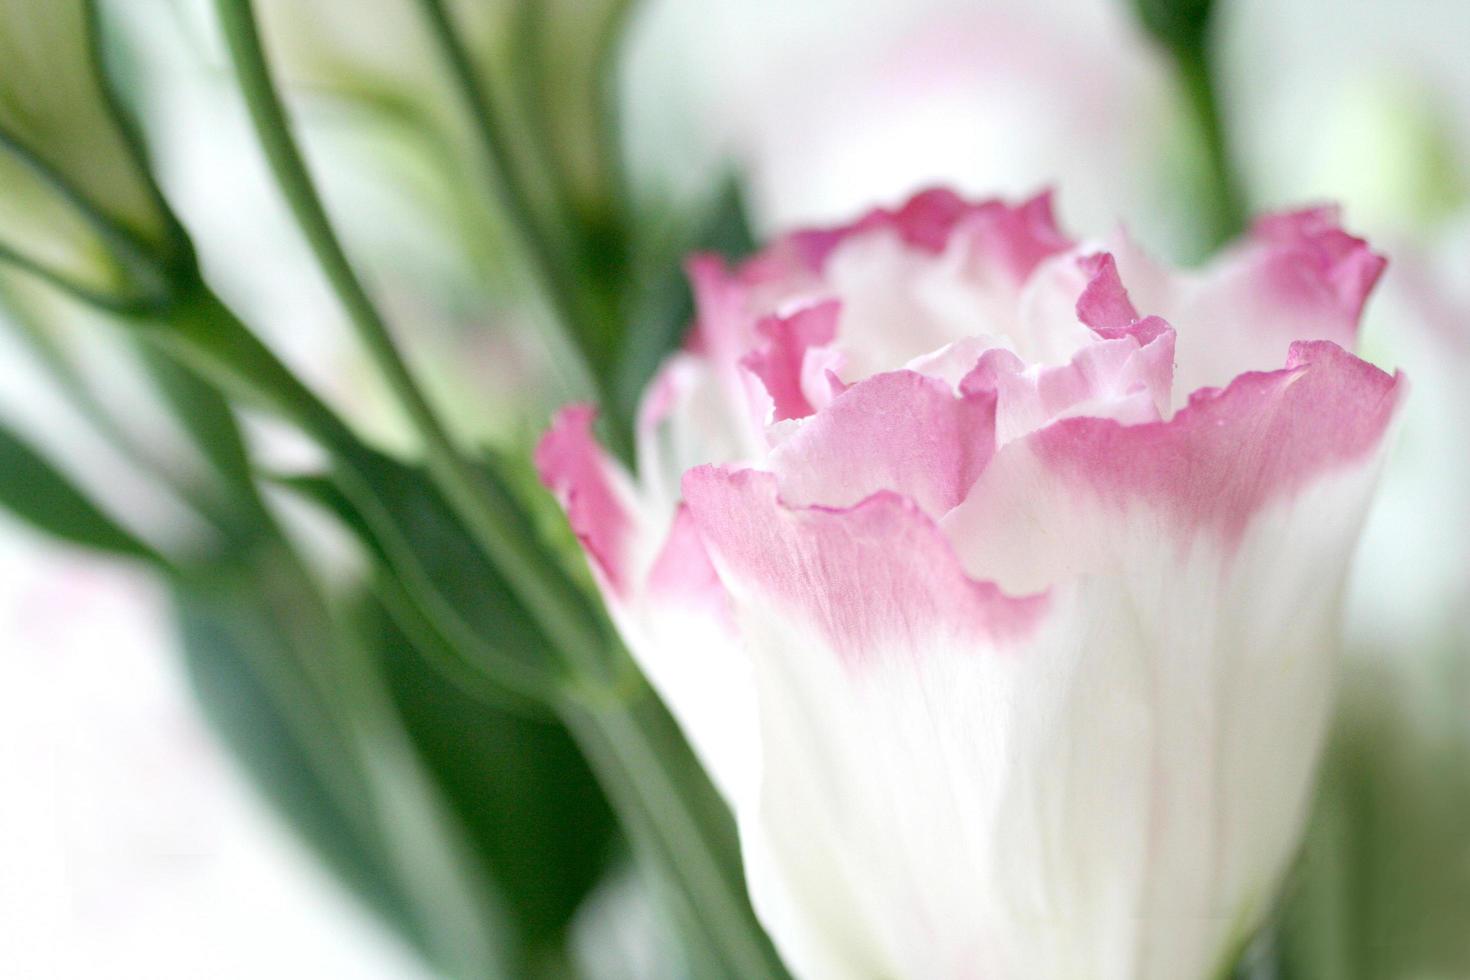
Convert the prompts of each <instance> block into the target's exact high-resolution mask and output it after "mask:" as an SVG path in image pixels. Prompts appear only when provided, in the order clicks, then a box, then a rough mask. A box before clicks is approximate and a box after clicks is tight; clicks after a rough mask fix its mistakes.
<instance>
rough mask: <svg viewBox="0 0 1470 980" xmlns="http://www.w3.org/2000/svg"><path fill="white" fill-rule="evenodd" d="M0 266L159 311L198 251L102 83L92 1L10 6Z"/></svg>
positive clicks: (2, 96)
mask: <svg viewBox="0 0 1470 980" xmlns="http://www.w3.org/2000/svg"><path fill="white" fill-rule="evenodd" d="M0 65H4V70H3V71H0V187H4V188H5V193H4V194H3V195H0V257H4V258H9V259H11V260H12V261H14V262H16V263H18V264H20V265H21V266H23V267H25V268H28V269H30V270H32V271H34V272H36V273H38V274H40V275H42V276H44V277H46V278H49V279H52V280H54V281H57V282H61V283H63V284H66V285H67V286H68V287H69V288H71V289H73V290H74V291H77V292H80V293H84V294H86V295H89V296H91V297H93V298H95V299H97V300H98V301H99V302H104V303H107V304H108V305H113V306H119V307H137V306H156V305H157V304H158V303H160V302H162V300H163V298H164V295H165V294H166V292H167V289H168V270H169V269H170V268H173V267H176V266H178V265H180V264H183V263H186V262H187V261H188V257H187V246H186V244H185V242H184V240H183V238H182V235H181V234H180V233H179V231H178V230H177V225H176V223H175V222H174V220H173V218H172V216H171V215H170V213H169V212H168V209H167V207H166V206H165V205H164V204H163V202H162V199H161V198H160V197H159V195H158V192H157V190H156V188H155V187H154V185H153V180H152V177H151V176H150V175H149V173H148V170H147V168H146V166H145V164H144V161H143V158H142V154H141V151H140V148H139V146H138V144H137V143H136V141H135V140H134V139H133V137H132V135H131V133H130V132H129V130H128V127H127V122H126V121H125V120H124V119H123V118H122V117H121V116H120V115H119V114H118V113H117V111H116V107H115V104H114V103H113V101H112V98H111V96H110V93H109V92H108V91H107V89H106V86H105V84H104V82H103V80H102V77H101V74H100V52H99V39H98V37H97V24H96V22H95V18H94V11H93V9H92V5H91V2H89V0H48V2H46V3H33V2H30V0H0Z"/></svg>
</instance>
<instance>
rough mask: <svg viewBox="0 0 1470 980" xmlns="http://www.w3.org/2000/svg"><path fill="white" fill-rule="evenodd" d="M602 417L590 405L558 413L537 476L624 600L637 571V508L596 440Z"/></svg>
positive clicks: (539, 454)
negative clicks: (632, 551)
mask: <svg viewBox="0 0 1470 980" xmlns="http://www.w3.org/2000/svg"><path fill="white" fill-rule="evenodd" d="M596 417H597V410H596V409H594V408H592V407H591V406H590V405H568V406H566V407H565V408H563V409H562V410H561V411H559V412H557V413H556V416H555V418H554V419H553V420H552V424H551V428H550V429H549V430H548V431H547V433H546V434H545V435H544V436H542V437H541V441H540V443H538V444H537V446H536V470H537V472H538V473H539V474H540V476H541V482H542V483H544V484H545V485H546V486H547V487H548V488H550V489H551V491H552V492H553V493H554V494H556V496H557V499H558V500H560V501H561V505H562V507H563V509H565V510H566V512H567V521H568V522H569V523H570V524H571V526H572V531H573V532H574V533H575V534H576V535H577V540H578V541H580V542H582V547H583V548H585V549H586V551H587V555H588V557H589V558H591V560H592V563H593V567H594V569H595V570H596V571H597V572H598V573H599V574H600V575H601V577H602V579H603V581H604V582H605V583H606V585H607V587H608V588H609V589H610V590H611V591H612V592H614V593H616V594H623V593H625V592H626V590H627V588H628V587H629V584H630V579H631V577H632V575H633V571H634V570H633V568H632V567H631V558H630V555H629V553H628V550H629V544H630V542H631V536H632V530H633V513H634V510H635V508H634V506H633V504H632V496H633V495H632V490H631V488H630V487H628V486H627V485H626V483H627V479H626V477H624V476H623V475H622V474H621V473H619V472H618V471H617V469H616V468H615V466H614V464H613V463H612V462H611V461H610V460H609V459H608V458H607V457H606V455H605V454H604V453H603V452H602V449H601V447H600V446H598V445H597V440H596V439H594V438H593V436H592V420H593V419H594V418H596Z"/></svg>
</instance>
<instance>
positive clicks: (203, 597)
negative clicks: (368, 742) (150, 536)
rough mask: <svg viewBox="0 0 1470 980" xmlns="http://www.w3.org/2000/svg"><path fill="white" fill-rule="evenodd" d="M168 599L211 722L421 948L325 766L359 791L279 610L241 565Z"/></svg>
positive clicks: (303, 829) (404, 907) (329, 858)
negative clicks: (299, 668)
mask: <svg viewBox="0 0 1470 980" xmlns="http://www.w3.org/2000/svg"><path fill="white" fill-rule="evenodd" d="M174 609H175V616H176V619H177V622H178V631H179V638H180V641H181V652H182V655H183V658H184V665H185V669H186V671H187V674H188V677H189V681H190V683H191V685H192V687H193V689H194V693H195V696H196V697H197V698H198V700H199V704H200V706H201V707H202V708H203V710H204V714H205V717H206V718H207V719H208V720H209V722H210V723H211V725H212V726H213V727H214V729H215V731H216V732H217V733H218V734H219V736H220V737H221V738H222V739H223V740H224V741H225V743H226V744H227V745H228V746H229V748H230V750H231V752H232V753H233V754H234V756H235V757H236V758H237V759H239V760H240V763H241V765H242V766H243V767H244V769H245V771H246V772H247V773H249V775H250V776H251V778H252V780H253V781H254V782H255V784H256V785H257V786H259V787H260V789H261V791H262V792H263V793H264V794H265V796H266V797H267V798H268V799H269V800H270V801H271V803H272V804H273V805H275V806H276V807H277V808H278V809H279V810H280V811H281V813H282V814H283V815H284V816H285V817H286V818H287V820H288V821H289V822H290V824H291V825H292V826H293V827H294V828H295V829H296V831H297V832H298V833H300V834H301V835H302V837H303V838H304V839H305V840H306V842H307V843H308V844H309V845H310V846H311V847H312V848H313V850H315V851H316V852H317V854H319V855H320V856H321V857H322V858H323V859H324V860H325V861H326V863H327V865H328V866H329V867H330V868H331V869H332V871H333V872H334V873H335V874H336V875H337V876H338V877H339V878H340V879H341V880H342V881H343V882H344V883H345V884H346V885H347V886H348V888H349V889H350V890H351V891H353V892H354V893H355V894H357V895H358V896H360V897H361V898H362V899H363V900H364V901H365V902H366V903H367V904H368V905H369V906H370V907H372V908H373V909H374V910H375V911H377V912H378V913H379V914H380V915H382V916H383V918H384V919H385V921H387V922H389V923H391V924H392V925H393V926H395V927H396V929H397V930H398V931H399V932H400V933H401V934H402V935H403V936H404V937H405V938H406V939H408V940H409V941H410V942H413V943H414V944H416V945H418V946H419V947H420V948H423V946H424V943H423V938H422V936H421V935H420V934H419V931H418V926H417V924H416V920H415V917H414V915H413V912H412V908H411V906H410V904H409V902H408V899H407V897H406V896H405V895H404V893H403V892H402V890H401V889H400V888H399V886H398V884H397V883H396V882H395V880H394V877H393V873H392V870H391V868H390V866H389V864H388V862H387V860H386V858H385V856H384V854H383V850H382V842H381V841H380V840H379V839H377V837H376V836H375V834H373V833H372V832H371V830H370V829H368V828H366V827H365V822H364V820H363V819H362V818H361V817H360V816H359V815H356V814H354V813H352V812H351V811H350V809H349V808H348V807H347V806H346V805H345V804H344V802H343V797H344V793H343V792H342V791H341V790H340V789H338V788H336V787H334V786H333V784H332V783H331V782H328V777H327V776H326V775H325V774H328V773H331V774H335V776H336V778H337V779H338V780H339V781H340V780H341V779H342V778H343V777H344V776H346V777H347V778H348V779H349V780H350V782H349V785H350V787H351V789H350V794H351V795H352V796H355V797H357V798H361V797H362V796H363V795H364V791H363V788H362V778H363V777H362V774H361V773H360V772H359V771H357V767H356V764H355V762H353V761H352V758H351V754H350V750H349V747H348V746H347V745H346V743H345V742H344V741H343V740H342V739H341V738H340V737H339V736H337V735H335V734H333V733H332V732H331V729H330V727H329V726H328V725H327V721H326V709H325V708H324V707H323V706H322V705H320V704H319V703H317V702H316V701H315V700H314V699H312V698H311V697H310V695H309V691H310V685H309V684H307V683H306V682H305V680H304V678H302V677H300V676H299V673H298V672H296V671H295V670H293V669H292V668H291V666H290V665H291V663H292V657H291V655H290V653H289V651H288V650H287V649H286V648H287V645H288V643H289V639H288V637H287V636H286V635H285V633H284V630H283V627H282V622H281V618H280V616H279V615H278V613H279V610H276V609H272V608H271V606H270V605H269V604H268V603H266V602H265V601H264V600H263V599H262V597H261V593H260V591H259V590H257V589H256V588H254V587H253V584H252V580H251V579H250V578H249V577H248V576H246V575H243V574H238V575H235V576H233V577H226V576H222V575H216V576H213V577H212V578H211V579H208V580H203V581H201V580H198V579H196V580H195V581H194V582H192V583H188V584H181V585H178V586H176V587H175V589H174ZM323 639H324V640H325V638H323ZM283 674H284V676H282V675H283ZM339 785H340V782H339Z"/></svg>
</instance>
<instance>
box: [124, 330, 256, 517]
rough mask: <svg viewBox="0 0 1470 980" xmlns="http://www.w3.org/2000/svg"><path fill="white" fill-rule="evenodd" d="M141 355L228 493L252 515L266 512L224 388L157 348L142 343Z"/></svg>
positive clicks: (161, 391) (175, 412)
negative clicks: (220, 390)
mask: <svg viewBox="0 0 1470 980" xmlns="http://www.w3.org/2000/svg"><path fill="white" fill-rule="evenodd" d="M138 351H139V356H140V357H141V358H142V361H143V364H144V366H145V367H146V368H147V370H148V373H149V375H150V376H151V377H152V378H153V380H154V382H155V383H156V384H157V386H158V393H159V394H160V395H161V396H162V397H163V400H164V401H165V402H166V403H167V404H168V406H169V407H170V408H171V409H172V414H173V417H174V418H175V419H176V420H177V421H178V422H179V424H180V425H181V426H182V427H183V428H184V430H185V431H186V432H188V434H189V436H190V438H191V439H192V441H193V443H194V447H195V448H196V449H197V450H198V451H199V453H200V455H201V456H203V457H204V459H205V460H207V461H208V463H209V465H210V467H211V468H212V469H213V470H214V473H215V475H216V476H217V477H218V478H219V480H220V481H221V483H222V484H223V486H224V488H225V489H226V491H227V492H228V493H229V494H230V496H231V497H232V499H234V500H235V501H236V502H237V503H238V504H239V505H240V506H242V507H244V508H247V509H248V511H249V512H250V513H252V514H258V513H259V510H260V504H259V497H258V495H257V491H256V487H255V478H254V475H253V472H252V470H251V466H250V459H249V456H248V454H247V451H246V447H245V441H244V438H243V437H242V435H241V433H240V426H239V423H238V422H237V421H236V420H235V414H234V412H233V411H232V410H231V408H230V405H229V403H228V402H227V401H225V398H224V396H223V395H222V394H220V392H219V391H218V389H216V388H215V387H214V386H213V385H212V384H210V383H209V382H207V381H205V380H204V379H203V378H201V377H199V375H197V374H195V373H194V371H193V370H191V369H190V368H188V367H186V366H184V365H183V364H180V363H179V362H178V361H177V360H176V359H174V358H173V357H171V356H169V355H167V354H165V353H164V352H162V351H161V350H159V349H157V348H156V347H154V346H152V345H150V344H147V343H140V344H139V345H138Z"/></svg>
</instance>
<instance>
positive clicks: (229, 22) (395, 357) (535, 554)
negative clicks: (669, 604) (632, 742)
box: [215, 0, 609, 677]
mask: <svg viewBox="0 0 1470 980" xmlns="http://www.w3.org/2000/svg"><path fill="white" fill-rule="evenodd" d="M215 7H216V9H217V10H218V12H219V16H220V21H221V24H222V26H223V28H224V33H225V40H226V42H227V43H228V46H229V49H230V55H231V59H232V61H233V62H234V65H235V70H236V74H237V75H238V78H239V81H240V87H241V90H242V92H243V93H244V96H245V102H246V105H247V106H248V108H249V110H250V115H251V118H252V120H253V121H254V123H255V129H256V134H257V136H258V137H259V139H260V142H261V146H262V148H263V149H264V151H265V154H266V158H267V160H268V162H269V163H270V167H271V170H272V172H273V173H274V175H275V177H276V181H277V183H278V184H279V186H280V188H281V191H282V193H283V194H284V195H285V197H286V200H287V203H288V204H289V205H290V208H291V211H292V213H293V214H294V215H295V217H296V221H297V224H298V225H299V226H300V228H301V230H302V233H303V234H304V235H305V237H306V239H307V242H308V244H309V245H310V246H311V249H312V252H313V253H314V254H315V255H316V258H317V262H318V263H319V264H320V266H321V267H322V271H323V272H324V273H325V275H326V276H327V279H328V281H329V283H330V284H331V286H332V288H333V290H334V291H335V292H336V293H337V296H338V298H339V299H340V300H341V302H342V305H343V307H344V308H345V310H346V312H347V314H348V319H349V320H350V322H351V323H352V325H353V327H354V329H355V330H356V331H357V333H358V336H359V337H360V338H361V339H362V342H363V344H364V346H365V347H366V348H367V351H368V354H369V356H371V357H372V359H373V361H374V363H375V365H376V366H377V368H378V370H379V372H380V373H381V374H382V375H383V377H384V379H385V380H386V381H387V383H388V385H389V386H390V388H391V389H392V390H393V393H394V395H395V396H396V398H397V400H398V402H399V404H400V405H401V407H402V408H403V410H404V411H405V412H406V413H407V415H408V417H409V419H410V421H411V422H412V423H413V426H414V428H415V429H416V430H417V431H418V433H419V435H420V436H421V437H422V439H423V441H424V458H425V462H426V464H427V466H428V469H429V472H430V474H431V475H432V476H433V478H434V480H435V482H436V483H437V484H438V485H439V487H440V489H441V490H443V491H444V494H445V497H446V499H447V500H448V501H449V503H450V505H451V506H452V507H453V508H454V509H455V511H456V512H457V513H458V514H459V516H460V518H461V519H462V520H464V521H465V523H466V526H467V527H468V529H469V530H470V532H471V533H472V534H473V535H474V537H475V539H476V541H477V542H478V544H479V545H480V547H482V548H483V549H484V550H485V553H486V554H487V555H488V556H489V557H490V558H491V559H492V560H493V561H494V562H495V564H496V565H497V566H499V567H500V568H501V569H503V570H504V571H505V573H506V576H507V579H508V581H509V582H510V583H511V585H512V588H514V590H515V591H516V594H517V596H518V598H520V600H521V601H522V602H524V603H525V604H526V607H527V608H528V609H529V610H530V612H531V614H532V616H533V617H534V618H535V620H536V622H537V624H538V625H539V626H541V628H542V629H544V630H545V631H546V634H547V636H549V637H550V638H551V639H552V641H553V642H554V643H555V645H556V646H557V648H558V649H560V650H561V651H562V653H563V654H565V655H566V657H567V658H568V659H569V661H571V663H572V664H573V665H574V666H575V667H576V668H577V669H578V670H579V671H581V672H582V673H583V674H584V675H586V676H591V677H597V676H601V675H604V674H605V673H606V668H607V664H608V659H609V658H608V655H607V654H608V645H607V642H606V639H605V633H604V631H603V629H602V628H601V622H600V619H599V617H598V616H597V614H596V612H595V611H594V609H593V608H592V607H591V605H590V603H589V602H588V601H587V598H586V596H585V595H584V594H583V593H582V592H581V591H580V590H579V589H578V588H577V587H576V586H575V585H573V584H572V582H571V581H570V579H569V578H567V577H566V576H565V574H564V573H561V572H560V570H559V569H557V568H556V567H555V565H554V564H553V563H552V562H550V561H548V560H547V558H546V556H545V555H543V554H541V553H539V551H538V550H537V549H536V546H535V545H534V544H533V543H531V542H529V541H528V540H527V538H526V536H525V535H524V534H522V533H518V530H516V529H511V530H507V525H508V524H510V523H511V520H510V515H511V512H510V511H509V509H508V508H505V507H500V506H497V505H496V504H497V498H498V491H497V490H496V489H495V488H493V487H491V486H489V485H488V484H487V482H486V481H484V480H483V479H481V477H480V475H479V474H478V473H477V472H476V470H475V468H474V466H473V465H472V464H471V463H470V462H469V460H468V459H467V458H466V456H465V455H464V454H463V453H462V452H461V451H460V450H459V448H458V447H457V446H456V445H455V444H454V441H453V440H452V438H451V437H450V435H449V432H448V430H447V429H446V428H445V427H444V425H443V423H442V422H441V421H440V420H439V418H438V416H437V414H436V413H435V412H434V409H433V408H432V406H430V404H429V402H428V400H427V398H425V396H424V394H423V392H422V391H421V390H420V388H419V386H418V384H417V383H416V382H415V381H414V379H413V375H412V374H411V373H410V372H409V369H408V366H407V364H405V363H404V361H403V358H402V356H401V355H400V354H399V352H398V349H397V347H396V346H395V345H394V342H393V339H392V337H391V335H390V334H389V331H388V327H387V324H386V323H385V321H384V320H383V318H382V316H381V315H380V314H379V312H378V310H377V308H376V307H375V306H374V304H373V302H372V300H371V299H370V298H369V297H368V294H367V291H366V290H365V289H364V288H363V286H362V283H361V282H360V281H359V279H358V278H357V274H356V273H355V272H354V271H353V269H352V265H351V262H350V261H349V260H348V258H347V254H346V252H345V251H344V250H343V248H342V245H341V243H340V242H339V241H338V239H337V236H336V234H335V233H334V232H333V230H332V227H331V223H330V221H329V220H328V218H327V214H326V210H325V208H324V207H323V206H322V203H321V199H320V197H319V196H318V194H317V192H316V188H315V186H314V185H313V183H312V180H311V177H310V175H309V173H308V172H307V169H306V164H305V161H304V160H303V159H302V157H301V153H300V151H299V149H298V148H297V146H296V142H295V140H294V139H293V137H292V135H291V131H290V126H289V123H288V121H287V119H286V114H285V109H284V107H283V106H282V104H281V100H280V96H279V94H278V93H277V91H276V88H275V84H274V82H273V81H272V79H271V76H270V70H269V67H268V66H267V63H266V59H265V52H264V50H263V49H262V46H261V41H260V33H259V30H258V28H257V26H256V22H255V16H254V12H253V10H252V5H251V2H250V0H216V4H215Z"/></svg>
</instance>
